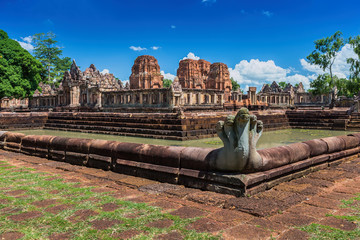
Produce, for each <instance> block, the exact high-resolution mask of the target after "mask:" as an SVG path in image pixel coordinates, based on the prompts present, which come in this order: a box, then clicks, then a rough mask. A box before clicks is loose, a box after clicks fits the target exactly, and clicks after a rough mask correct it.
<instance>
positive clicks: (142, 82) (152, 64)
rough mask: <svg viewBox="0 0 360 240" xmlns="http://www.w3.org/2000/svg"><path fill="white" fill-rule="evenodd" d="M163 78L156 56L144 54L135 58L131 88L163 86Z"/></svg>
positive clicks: (130, 79)
mask: <svg viewBox="0 0 360 240" xmlns="http://www.w3.org/2000/svg"><path fill="white" fill-rule="evenodd" d="M163 78H164V77H163V76H162V75H161V74H160V66H159V64H158V61H157V60H156V58H154V57H153V56H149V55H142V56H139V57H137V58H136V59H135V62H134V65H133V67H132V68H131V75H130V78H129V81H130V89H148V88H162V87H163Z"/></svg>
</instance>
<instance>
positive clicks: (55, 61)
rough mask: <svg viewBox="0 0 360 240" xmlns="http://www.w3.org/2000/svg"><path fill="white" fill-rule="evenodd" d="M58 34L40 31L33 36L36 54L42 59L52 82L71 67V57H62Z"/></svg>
mask: <svg viewBox="0 0 360 240" xmlns="http://www.w3.org/2000/svg"><path fill="white" fill-rule="evenodd" d="M55 38H56V35H55V34H54V33H52V32H48V33H47V34H45V33H38V34H35V35H34V37H33V42H32V43H33V45H34V52H33V53H34V56H35V57H36V58H37V59H39V60H40V62H41V63H42V64H43V66H44V67H45V68H46V70H47V81H48V83H52V82H53V80H54V79H56V80H57V81H58V80H60V79H61V78H62V75H63V73H64V72H65V71H66V70H68V69H70V66H71V59H70V58H68V57H65V58H60V56H61V55H62V50H61V48H60V47H59V46H57V45H56V44H57V41H56V40H55Z"/></svg>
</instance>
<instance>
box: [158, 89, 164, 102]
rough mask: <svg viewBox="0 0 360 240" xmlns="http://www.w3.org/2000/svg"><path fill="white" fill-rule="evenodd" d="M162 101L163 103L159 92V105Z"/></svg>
mask: <svg viewBox="0 0 360 240" xmlns="http://www.w3.org/2000/svg"><path fill="white" fill-rule="evenodd" d="M162 101H163V95H162V93H161V92H159V101H158V102H159V104H161V103H162Z"/></svg>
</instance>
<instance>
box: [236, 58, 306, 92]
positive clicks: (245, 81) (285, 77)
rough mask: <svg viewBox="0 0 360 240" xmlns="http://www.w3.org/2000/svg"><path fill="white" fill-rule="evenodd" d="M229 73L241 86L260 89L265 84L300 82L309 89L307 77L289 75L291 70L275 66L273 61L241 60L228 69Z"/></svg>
mask: <svg viewBox="0 0 360 240" xmlns="http://www.w3.org/2000/svg"><path fill="white" fill-rule="evenodd" d="M229 72H230V76H231V77H232V78H233V79H234V80H235V81H237V82H238V83H239V84H241V85H247V86H257V87H261V86H262V85H263V84H265V83H272V82H273V81H276V82H281V81H284V82H289V83H291V84H293V85H294V84H296V83H299V82H302V83H303V84H304V87H305V88H309V87H310V79H309V77H308V76H303V75H300V74H297V73H296V74H293V75H290V74H291V73H292V71H291V69H285V68H282V67H280V66H277V65H276V64H275V62H274V61H273V60H268V61H260V60H259V59H251V60H250V61H247V60H242V61H240V62H239V63H238V64H236V65H235V68H229Z"/></svg>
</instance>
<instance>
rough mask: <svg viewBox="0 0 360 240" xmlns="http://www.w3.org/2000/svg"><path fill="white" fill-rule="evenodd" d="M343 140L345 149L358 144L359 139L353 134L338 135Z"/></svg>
mask: <svg viewBox="0 0 360 240" xmlns="http://www.w3.org/2000/svg"><path fill="white" fill-rule="evenodd" d="M338 138H340V139H342V140H343V141H344V142H345V149H351V148H355V147H358V146H359V143H360V139H359V138H357V137H355V136H351V135H348V136H339V137H338Z"/></svg>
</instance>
